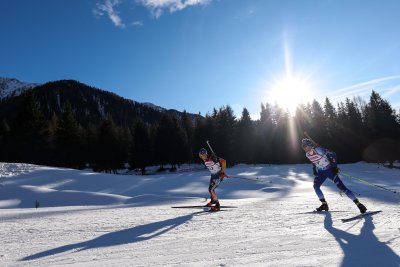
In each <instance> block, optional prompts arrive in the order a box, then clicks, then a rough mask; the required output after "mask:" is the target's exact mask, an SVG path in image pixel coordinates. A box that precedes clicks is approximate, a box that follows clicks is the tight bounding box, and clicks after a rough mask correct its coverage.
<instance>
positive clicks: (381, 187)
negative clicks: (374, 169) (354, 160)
mask: <svg viewBox="0 0 400 267" xmlns="http://www.w3.org/2000/svg"><path fill="white" fill-rule="evenodd" d="M340 173H342V174H344V175H346V176H347V177H349V178H353V179H356V180H359V181H361V182H363V183H365V184H367V185H370V186H375V187H378V188H380V189H383V190H386V191H389V192H392V193H394V194H398V193H399V192H397V191H394V190H391V189H388V188H386V187H383V186H380V185H376V184H372V183H370V182H367V181H365V180H363V179H360V178H358V177H355V176H353V175H350V174H348V173H345V172H342V171H341V172H340Z"/></svg>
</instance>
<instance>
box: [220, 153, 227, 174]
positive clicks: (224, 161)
mask: <svg viewBox="0 0 400 267" xmlns="http://www.w3.org/2000/svg"><path fill="white" fill-rule="evenodd" d="M219 164H221V172H220V176H221V177H225V170H226V160H224V159H221V158H220V159H219Z"/></svg>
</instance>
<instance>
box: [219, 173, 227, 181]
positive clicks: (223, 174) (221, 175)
mask: <svg viewBox="0 0 400 267" xmlns="http://www.w3.org/2000/svg"><path fill="white" fill-rule="evenodd" d="M225 177H226V174H225V173H224V172H220V173H219V178H220V179H221V180H223V179H224V178H225Z"/></svg>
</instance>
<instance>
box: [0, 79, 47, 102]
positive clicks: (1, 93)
mask: <svg viewBox="0 0 400 267" xmlns="http://www.w3.org/2000/svg"><path fill="white" fill-rule="evenodd" d="M38 85H39V84H34V83H25V82H21V81H19V80H17V79H13V78H3V77H0V99H3V98H7V97H12V96H18V95H20V94H21V93H22V92H23V91H25V90H28V89H31V88H34V87H36V86H38Z"/></svg>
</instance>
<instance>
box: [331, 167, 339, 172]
mask: <svg viewBox="0 0 400 267" xmlns="http://www.w3.org/2000/svg"><path fill="white" fill-rule="evenodd" d="M332 172H333V174H338V173H339V172H340V169H339V168H338V167H337V166H334V167H333V168H332Z"/></svg>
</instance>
